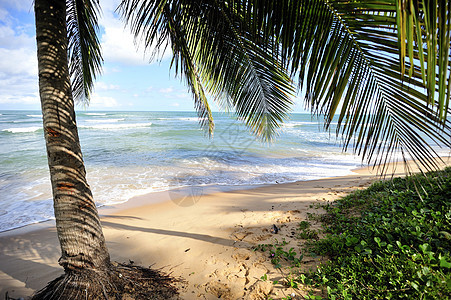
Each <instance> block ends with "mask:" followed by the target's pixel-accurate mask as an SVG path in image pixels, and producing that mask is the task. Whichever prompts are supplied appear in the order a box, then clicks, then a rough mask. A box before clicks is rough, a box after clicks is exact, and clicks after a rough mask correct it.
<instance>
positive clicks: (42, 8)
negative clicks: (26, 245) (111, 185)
mask: <svg viewBox="0 0 451 300" xmlns="http://www.w3.org/2000/svg"><path fill="white" fill-rule="evenodd" d="M35 17H36V40H37V49H38V52H37V53H38V54H37V55H38V68H39V93H40V98H41V107H42V115H43V126H44V136H45V142H46V147H47V157H48V164H49V168H50V180H51V183H52V192H53V202H54V210H55V218H56V227H57V233H58V238H59V241H60V245H61V258H60V260H59V263H60V265H61V266H63V267H64V269H65V271H66V273H67V272H68V271H70V270H79V269H94V270H98V269H104V270H105V269H106V268H108V266H109V264H110V257H109V254H108V250H107V248H106V246H105V238H104V236H103V233H102V227H101V225H100V221H99V216H98V213H97V208H96V206H95V203H94V201H93V197H92V193H91V189H90V187H89V185H88V183H87V180H86V171H85V166H84V163H83V157H82V152H81V148H80V141H79V137H78V130H77V125H76V120H75V109H74V100H73V97H72V91H71V85H70V75H69V69H68V58H67V43H68V39H67V30H66V28H67V27H66V1H61V0H35Z"/></svg>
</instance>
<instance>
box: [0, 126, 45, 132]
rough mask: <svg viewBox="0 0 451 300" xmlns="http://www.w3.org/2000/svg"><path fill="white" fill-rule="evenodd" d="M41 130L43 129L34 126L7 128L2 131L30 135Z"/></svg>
mask: <svg viewBox="0 0 451 300" xmlns="http://www.w3.org/2000/svg"><path fill="white" fill-rule="evenodd" d="M40 129H42V127H40V126H33V127H17V128H6V129H3V130H2V131H5V132H10V133H29V132H36V131H38V130H40Z"/></svg>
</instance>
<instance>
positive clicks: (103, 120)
mask: <svg viewBox="0 0 451 300" xmlns="http://www.w3.org/2000/svg"><path fill="white" fill-rule="evenodd" d="M124 120H125V118H121V119H95V120H86V122H89V123H112V122H120V121H124Z"/></svg>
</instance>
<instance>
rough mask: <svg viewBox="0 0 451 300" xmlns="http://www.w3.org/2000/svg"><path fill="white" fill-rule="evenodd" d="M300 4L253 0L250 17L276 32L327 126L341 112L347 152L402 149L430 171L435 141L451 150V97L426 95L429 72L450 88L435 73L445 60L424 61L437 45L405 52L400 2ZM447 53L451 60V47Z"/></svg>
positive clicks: (378, 157)
mask: <svg viewBox="0 0 451 300" xmlns="http://www.w3.org/2000/svg"><path fill="white" fill-rule="evenodd" d="M257 2H258V4H257ZM292 2H293V1H289V0H287V1H283V3H284V5H281V4H280V2H278V4H275V5H272V6H270V8H269V9H267V7H266V5H267V4H268V0H261V1H253V4H254V8H255V9H254V11H253V12H252V17H249V18H248V19H247V20H248V22H258V24H257V25H251V27H253V28H259V30H260V31H265V32H268V34H269V35H271V34H274V35H276V37H277V38H276V39H274V40H273V42H274V44H273V45H271V46H269V47H270V48H274V49H276V50H275V51H274V52H273V54H274V55H279V56H283V57H282V58H281V61H283V62H286V66H287V67H290V68H291V72H292V74H298V76H299V83H300V86H301V88H302V90H303V91H304V93H305V98H306V101H307V102H308V103H309V104H310V106H311V108H312V110H313V111H314V112H316V113H318V114H322V115H324V116H325V121H326V126H328V125H329V124H330V122H331V121H332V119H333V117H334V116H336V115H337V116H338V129H337V134H342V135H343V143H344V147H345V149H347V148H348V147H350V146H352V147H353V148H354V151H356V152H357V153H359V154H361V155H362V156H363V157H364V158H365V159H366V160H367V161H368V162H371V163H374V164H379V163H384V162H385V161H386V160H387V159H388V158H394V157H395V155H396V154H397V153H401V155H403V156H405V157H404V159H407V158H412V159H415V160H416V161H417V162H419V163H420V164H421V165H422V166H423V167H424V168H426V169H431V168H434V167H435V165H434V162H433V157H434V156H436V153H435V152H434V148H433V145H434V144H435V145H439V146H443V147H447V148H450V147H451V130H450V123H449V120H447V119H446V113H445V112H446V111H449V102H448V101H449V96H447V98H446V97H445V100H440V101H438V102H439V104H438V105H434V103H433V102H431V100H430V99H431V98H430V93H431V92H426V93H425V92H423V91H424V90H425V89H424V87H425V85H424V84H423V79H422V78H423V77H425V76H423V75H422V74H430V73H432V74H433V79H432V80H431V81H430V82H432V83H431V86H432V87H431V89H432V90H433V91H434V92H435V91H439V90H440V89H442V90H446V89H444V87H443V86H441V84H442V82H443V84H444V86H445V87H447V88H448V89H449V87H450V84H449V82H445V80H442V81H440V78H439V75H437V76H436V75H435V73H436V66H437V68H438V69H440V67H441V66H440V65H439V60H440V59H437V61H435V60H430V61H431V62H430V63H427V64H425V65H421V64H418V63H417V61H418V60H419V57H421V55H422V56H424V57H425V60H426V61H427V59H430V57H432V56H434V54H435V50H430V49H429V48H426V47H423V48H422V49H419V48H418V47H417V46H415V45H413V44H412V43H407V42H406V43H405V44H404V47H401V49H400V44H402V43H400V42H399V37H398V31H397V28H398V27H399V26H401V25H402V24H401V25H400V24H398V23H399V19H398V18H397V16H399V12H398V15H397V7H396V2H395V1H393V0H378V1H371V0H355V1H344V0H331V1H322V0H301V1H294V2H295V3H296V4H292ZM291 5H295V6H296V5H297V9H292V10H290V11H289V12H284V11H282V10H283V9H284V7H285V6H291ZM445 7H446V9H448V6H446V5H445ZM420 8H421V6H420ZM271 10H277V11H271ZM437 10H438V11H443V10H444V9H443V8H442V7H440V8H437ZM421 11H422V10H421ZM420 15H421V14H420ZM269 16H271V18H272V21H271V22H272V24H271V26H270V28H266V27H265V26H266V23H265V21H262V20H266V19H268V18H269ZM443 17H444V18H445V20H446V19H447V18H449V17H448V15H445V14H443V13H442V15H441V17H439V16H436V17H435V18H436V19H437V20H438V21H437V22H438V23H440V22H441V23H442V25H443V23H444V21H443ZM434 20H435V19H434ZM411 21H412V20H410V21H409V22H411ZM445 23H446V24H448V25H449V24H450V23H449V22H447V21H445ZM274 24H283V26H282V25H274ZM268 26H269V25H268ZM443 27H444V28H445V27H446V26H444V25H443ZM434 28H437V26H436V27H434ZM441 30H442V29H438V30H437V31H438V32H439V33H440V34H438V36H439V37H440V36H445V37H446V36H449V33H447V32H448V31H447V30H448V29H447V27H446V28H445V30H444V31H441ZM293 32H295V34H293ZM422 34H423V35H424V33H422ZM400 35H402V36H404V34H400ZM413 36H414V34H413V33H412V30H409V31H406V33H405V40H406V41H413ZM443 41H444V42H445V43H447V46H443V47H442V48H443V49H445V48H446V47H449V40H446V38H443ZM266 42H268V41H266ZM431 43H432V42H431ZM277 44H278V45H280V46H279V48H277ZM280 48H282V50H281V49H280ZM433 49H435V48H433ZM402 51H405V53H406V54H405V55H404V56H407V57H409V55H410V57H412V56H413V57H414V59H413V60H411V59H410V58H409V62H406V63H405V64H406V66H407V67H408V74H409V77H407V76H404V73H405V70H404V69H402V68H403V67H404V61H403V63H402V64H401V63H400V58H401V60H402V57H403V56H402V55H401V54H400V53H402ZM420 52H421V53H420ZM444 52H446V55H444V56H446V57H447V56H448V55H449V50H445V51H444ZM428 54H430V55H428ZM442 64H443V69H446V70H447V71H446V75H447V76H449V69H450V65H449V61H447V60H446V59H442ZM439 74H442V75H443V73H440V72H439ZM428 76H430V75H428ZM446 92H447V90H446ZM442 95H443V94H442Z"/></svg>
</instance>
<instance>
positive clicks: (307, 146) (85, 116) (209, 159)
mask: <svg viewBox="0 0 451 300" xmlns="http://www.w3.org/2000/svg"><path fill="white" fill-rule="evenodd" d="M213 116H214V119H215V125H216V128H215V132H214V136H213V138H208V137H207V136H206V135H205V133H204V132H203V130H201V129H200V127H199V124H198V118H197V115H196V113H195V112H128V111H127V112H90V111H79V112H77V124H78V127H79V134H80V140H81V146H82V151H83V157H84V160H85V165H86V169H87V176H88V182H89V184H90V186H91V188H92V191H93V194H94V199H95V201H96V204H97V205H98V206H104V205H113V204H118V203H123V202H126V201H127V200H129V199H130V198H132V197H133V196H137V195H141V194H147V193H152V192H161V191H170V190H173V189H176V188H179V187H205V186H227V187H237V188H240V187H244V186H246V187H249V186H255V185H262V184H274V183H285V182H294V181H299V180H312V179H319V178H324V177H332V176H342V175H347V174H350V173H351V170H352V169H354V168H357V167H360V166H361V159H360V158H359V157H356V156H354V155H352V154H349V153H343V152H342V148H341V146H340V144H339V143H338V141H337V139H336V137H335V126H336V124H335V123H332V127H331V130H330V132H328V131H324V130H323V127H322V126H323V125H321V124H320V122H318V121H317V120H315V119H312V117H311V116H310V115H309V114H292V115H291V116H290V119H289V120H288V121H287V122H286V123H285V124H284V125H283V127H282V128H281V130H280V131H279V135H278V137H277V138H276V140H275V141H274V142H272V143H271V144H267V143H262V142H260V141H258V140H256V139H255V137H253V136H252V135H251V134H250V131H249V130H248V129H247V128H246V127H245V126H244V125H243V124H242V123H241V122H239V121H237V119H236V118H233V117H232V116H231V115H229V114H222V113H213ZM51 198H52V196H51V187H50V180H49V172H48V166H47V157H46V150H45V144H44V137H43V130H42V117H41V112H40V111H0V231H6V230H9V229H13V228H17V227H22V226H25V225H28V224H32V223H36V222H41V221H45V220H48V219H52V218H53V208H52V200H51Z"/></svg>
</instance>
